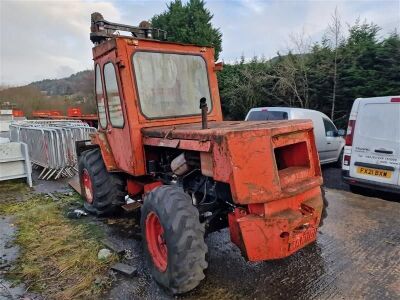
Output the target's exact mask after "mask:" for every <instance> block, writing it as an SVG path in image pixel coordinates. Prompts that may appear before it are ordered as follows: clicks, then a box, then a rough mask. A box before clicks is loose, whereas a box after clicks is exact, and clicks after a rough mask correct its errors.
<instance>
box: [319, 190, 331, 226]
mask: <svg viewBox="0 0 400 300" xmlns="http://www.w3.org/2000/svg"><path fill="white" fill-rule="evenodd" d="M321 196H322V203H323V207H322V213H321V220H320V222H319V227H321V226H323V225H324V219H325V218H326V217H327V216H328V206H329V203H328V199H326V195H325V189H324V188H323V187H321Z"/></svg>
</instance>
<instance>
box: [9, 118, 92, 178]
mask: <svg viewBox="0 0 400 300" xmlns="http://www.w3.org/2000/svg"><path fill="white" fill-rule="evenodd" d="M95 131H96V129H95V128H93V127H90V126H89V125H87V124H86V123H84V122H82V121H71V120H26V121H19V122H14V123H12V124H11V125H10V140H11V141H12V142H24V143H26V144H27V145H28V149H29V155H30V158H31V161H32V163H33V164H34V166H40V167H43V170H42V172H41V173H40V175H39V178H41V179H51V178H54V179H58V178H60V177H72V176H73V175H74V174H75V172H77V168H76V167H77V156H76V150H75V142H76V141H82V140H88V139H90V137H89V134H90V133H93V132H95Z"/></svg>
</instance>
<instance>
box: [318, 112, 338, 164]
mask: <svg viewBox="0 0 400 300" xmlns="http://www.w3.org/2000/svg"><path fill="white" fill-rule="evenodd" d="M322 121H323V122H324V129H325V143H326V145H325V149H324V160H326V161H328V162H334V161H336V160H337V158H338V157H339V154H340V151H341V150H342V149H341V146H342V145H341V143H342V142H341V139H342V138H341V137H339V135H338V131H337V129H336V126H335V124H333V122H332V121H331V120H329V119H328V118H324V117H322Z"/></svg>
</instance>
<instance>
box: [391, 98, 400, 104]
mask: <svg viewBox="0 0 400 300" xmlns="http://www.w3.org/2000/svg"><path fill="white" fill-rule="evenodd" d="M390 102H397V103H400V97H395V98H392V99H390Z"/></svg>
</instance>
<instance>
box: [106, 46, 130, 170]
mask: <svg viewBox="0 0 400 300" xmlns="http://www.w3.org/2000/svg"><path fill="white" fill-rule="evenodd" d="M103 82H104V95H105V99H106V104H107V105H106V106H107V121H108V122H107V129H106V135H107V140H108V143H109V145H110V147H111V150H112V153H113V156H114V159H115V162H116V164H117V167H118V169H119V170H121V171H124V172H127V173H130V174H133V173H134V171H133V169H134V165H133V153H132V145H131V138H130V132H129V126H128V119H127V116H126V110H125V106H124V105H123V103H124V95H123V91H122V89H121V80H120V76H119V69H118V66H117V64H116V55H115V52H112V53H110V54H108V55H107V60H106V61H105V62H104V64H103Z"/></svg>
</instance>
